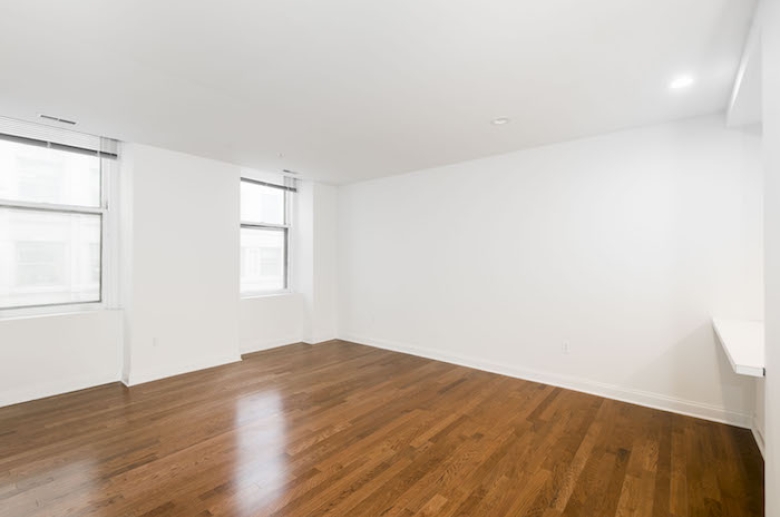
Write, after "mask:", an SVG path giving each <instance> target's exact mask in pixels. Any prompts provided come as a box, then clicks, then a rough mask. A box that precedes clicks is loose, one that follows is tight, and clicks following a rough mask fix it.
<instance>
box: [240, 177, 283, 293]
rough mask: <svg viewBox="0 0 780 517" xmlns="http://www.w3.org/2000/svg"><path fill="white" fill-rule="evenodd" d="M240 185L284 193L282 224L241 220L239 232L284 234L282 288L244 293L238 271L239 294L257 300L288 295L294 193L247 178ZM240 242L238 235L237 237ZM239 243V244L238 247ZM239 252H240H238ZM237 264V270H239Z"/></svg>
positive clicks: (271, 184)
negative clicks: (263, 231)
mask: <svg viewBox="0 0 780 517" xmlns="http://www.w3.org/2000/svg"><path fill="white" fill-rule="evenodd" d="M241 183H249V184H252V185H260V186H263V187H269V188H275V189H279V190H281V191H283V193H284V209H283V211H284V224H272V223H258V222H246V221H244V220H243V219H240V220H239V230H241V229H243V228H249V229H261V230H272V231H280V232H282V233H283V234H284V287H283V288H282V289H269V290H266V291H261V290H254V291H244V290H243V289H242V288H241V278H240V271H239V293H240V296H241V298H242V299H244V298H259V297H263V296H276V295H280V294H290V293H292V288H291V284H292V279H291V276H292V274H291V269H292V268H291V267H290V266H291V260H290V254H291V253H290V249H291V239H290V229H291V227H292V224H291V217H292V210H291V205H292V195H291V194H292V192H294V191H295V189H294V188H293V187H289V186H287V185H277V184H275V183H269V182H266V181H261V180H256V179H253V178H249V177H241V178H240V182H239V189H240V185H241ZM239 203H241V200H240V197H239ZM240 213H241V210H240V207H239V214H240ZM239 240H240V235H239ZM240 245H241V243H240V242H239V247H240ZM239 251H240V250H239ZM240 267H241V266H240V264H239V268H240Z"/></svg>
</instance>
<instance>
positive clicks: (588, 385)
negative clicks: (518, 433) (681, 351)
mask: <svg viewBox="0 0 780 517" xmlns="http://www.w3.org/2000/svg"><path fill="white" fill-rule="evenodd" d="M340 339H343V340H344V341H351V342H353V343H359V344H362V345H368V346H372V347H375V348H382V349H385V350H392V351H395V352H402V353H405V354H411V355H416V356H419V357H425V358H428V359H434V360H436V361H443V362H446V363H452V364H457V365H460V366H465V367H467V368H474V369H477V370H484V371H487V372H492V373H497V374H500V375H506V376H508V377H515V378H518V379H523V380H529V381H535V382H539V383H542V384H549V385H551V386H558V387H561V388H566V389H570V390H574V391H580V392H583V393H589V394H592V395H598V396H601V397H605V398H609V399H613V400H619V401H621V402H628V403H631V404H637V405H640V406H645V407H649V408H653V409H660V410H663V411H671V412H672V413H679V414H681V415H687V416H692V417H696V418H702V419H704V420H711V421H713V422H720V423H724V424H730V425H734V426H737V427H742V428H745V429H750V428H751V427H752V421H753V418H752V416H751V415H746V414H742V413H738V412H735V411H729V410H727V409H726V408H723V407H720V406H714V405H711V404H703V403H700V402H696V401H692V400H684V399H679V398H674V397H669V396H667V395H662V394H659V393H652V392H648V391H642V390H636V389H633V388H626V387H623V386H618V385H615V384H607V383H602V382H597V381H592V380H589V379H583V378H580V377H573V376H569V375H561V374H557V373H552V372H542V371H538V370H530V369H527V368H521V367H516V366H510V365H506V364H501V363H495V362H492V361H486V360H483V359H477V358H474V357H466V356H462V355H459V354H450V353H446V352H441V351H439V350H433V349H431V348H424V347H418V346H411V345H406V344H403V343H396V342H391V341H385V340H377V339H370V338H366V337H364V336H358V335H354V334H350V333H344V334H342V335H341V336H340Z"/></svg>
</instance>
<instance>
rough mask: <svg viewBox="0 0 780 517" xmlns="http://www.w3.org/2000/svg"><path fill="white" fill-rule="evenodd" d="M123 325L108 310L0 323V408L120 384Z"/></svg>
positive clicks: (113, 313) (120, 319) (117, 316)
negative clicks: (84, 389) (75, 391)
mask: <svg viewBox="0 0 780 517" xmlns="http://www.w3.org/2000/svg"><path fill="white" fill-rule="evenodd" d="M121 326H122V315H121V312H120V311H105V310H103V311H92V312H80V313H72V314H58V315H49V316H34V317H29V318H15V319H9V320H0V406H5V405H8V404H15V403H17V402H24V401H27V400H33V399H38V398H42V397H48V396H50V395H57V394H59V393H65V392H68V391H74V390H79V389H83V388H88V387H90V386H96V385H98V384H104V383H107V382H115V381H118V380H119V378H120V370H121V334H122V329H121Z"/></svg>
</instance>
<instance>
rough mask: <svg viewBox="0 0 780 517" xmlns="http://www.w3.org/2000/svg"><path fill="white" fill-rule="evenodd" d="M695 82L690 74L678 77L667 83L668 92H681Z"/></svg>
mask: <svg viewBox="0 0 780 517" xmlns="http://www.w3.org/2000/svg"><path fill="white" fill-rule="evenodd" d="M694 82H695V80H694V78H693V76H692V75H691V74H684V75H678V76H677V77H675V78H674V79H672V82H670V83H669V89H670V90H682V89H685V88H688V87H690V86H692V85H693V83H694Z"/></svg>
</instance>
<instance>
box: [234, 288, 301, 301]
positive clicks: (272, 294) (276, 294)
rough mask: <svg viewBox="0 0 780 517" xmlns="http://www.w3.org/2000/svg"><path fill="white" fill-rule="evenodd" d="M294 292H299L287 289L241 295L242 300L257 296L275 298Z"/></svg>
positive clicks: (253, 298) (252, 298)
mask: <svg viewBox="0 0 780 517" xmlns="http://www.w3.org/2000/svg"><path fill="white" fill-rule="evenodd" d="M293 294H297V293H296V292H295V291H290V290H285V291H271V292H267V293H245V294H242V295H241V299H242V300H255V299H257V298H273V297H279V296H290V295H293Z"/></svg>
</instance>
